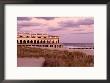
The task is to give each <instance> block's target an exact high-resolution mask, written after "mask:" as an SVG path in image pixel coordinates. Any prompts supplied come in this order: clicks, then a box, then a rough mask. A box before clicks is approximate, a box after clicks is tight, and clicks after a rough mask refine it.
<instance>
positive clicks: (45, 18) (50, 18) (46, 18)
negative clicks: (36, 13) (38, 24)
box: [35, 17, 55, 20]
mask: <svg viewBox="0 0 110 83" xmlns="http://www.w3.org/2000/svg"><path fill="white" fill-rule="evenodd" d="M35 18H38V19H44V20H53V19H54V18H55V17H35Z"/></svg>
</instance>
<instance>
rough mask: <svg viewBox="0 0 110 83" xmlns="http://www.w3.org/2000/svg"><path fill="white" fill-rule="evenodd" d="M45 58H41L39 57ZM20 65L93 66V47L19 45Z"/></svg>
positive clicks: (18, 62)
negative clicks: (71, 47) (72, 47)
mask: <svg viewBox="0 0 110 83" xmlns="http://www.w3.org/2000/svg"><path fill="white" fill-rule="evenodd" d="M41 57H42V58H43V59H39V58H41ZM17 58H18V59H17V66H18V67H93V66H94V56H93V50H92V49H69V48H35V47H23V46H18V47H17Z"/></svg>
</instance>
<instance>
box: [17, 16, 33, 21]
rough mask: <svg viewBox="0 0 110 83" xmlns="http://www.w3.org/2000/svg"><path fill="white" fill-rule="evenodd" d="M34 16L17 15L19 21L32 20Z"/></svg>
mask: <svg viewBox="0 0 110 83" xmlns="http://www.w3.org/2000/svg"><path fill="white" fill-rule="evenodd" d="M31 19H32V18H31V17H17V20H18V21H20V20H21V21H29V20H31Z"/></svg>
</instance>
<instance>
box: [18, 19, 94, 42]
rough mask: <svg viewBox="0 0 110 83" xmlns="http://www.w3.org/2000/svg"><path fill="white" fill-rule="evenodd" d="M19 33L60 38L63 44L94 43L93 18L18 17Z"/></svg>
mask: <svg viewBox="0 0 110 83" xmlns="http://www.w3.org/2000/svg"><path fill="white" fill-rule="evenodd" d="M17 32H31V33H46V34H50V35H58V36H60V41H61V42H62V43H93V42H94V18H93V17H17Z"/></svg>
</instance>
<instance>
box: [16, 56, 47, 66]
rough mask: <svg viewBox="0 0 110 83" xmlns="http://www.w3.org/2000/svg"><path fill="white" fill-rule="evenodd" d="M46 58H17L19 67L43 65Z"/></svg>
mask: <svg viewBox="0 0 110 83" xmlns="http://www.w3.org/2000/svg"><path fill="white" fill-rule="evenodd" d="M44 61H45V59H44V58H43V57H40V58H27V57H25V58H17V66H18V67H41V66H42V65H43V63H44Z"/></svg>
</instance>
